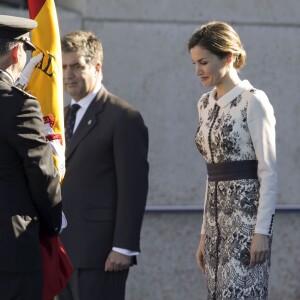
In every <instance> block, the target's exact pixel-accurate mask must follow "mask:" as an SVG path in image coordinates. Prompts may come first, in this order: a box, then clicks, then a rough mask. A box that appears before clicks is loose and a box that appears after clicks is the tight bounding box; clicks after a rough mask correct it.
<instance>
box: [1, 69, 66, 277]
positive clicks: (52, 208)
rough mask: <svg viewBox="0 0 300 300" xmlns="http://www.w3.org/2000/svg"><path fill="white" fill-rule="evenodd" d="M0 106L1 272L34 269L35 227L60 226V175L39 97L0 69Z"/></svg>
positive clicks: (49, 230)
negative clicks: (34, 95) (48, 139)
mask: <svg viewBox="0 0 300 300" xmlns="http://www.w3.org/2000/svg"><path fill="white" fill-rule="evenodd" d="M0 106H1V118H0V245H1V247H0V271H11V272H27V271H37V270H41V267H42V265H41V255H40V244H39V231H40V230H43V231H45V233H46V234H48V235H57V234H58V233H59V230H60V226H61V195H60V185H59V176H58V173H57V171H56V169H55V166H54V163H53V155H52V150H51V146H50V144H49V143H48V142H47V141H46V139H45V136H44V134H43V133H44V124H43V119H42V114H41V109H40V105H39V103H38V101H37V100H36V99H35V98H34V97H33V96H31V95H30V94H27V93H25V92H24V91H22V90H19V89H18V88H16V87H14V86H13V81H12V78H11V77H10V76H9V75H8V74H7V73H6V72H3V71H1V70H0Z"/></svg>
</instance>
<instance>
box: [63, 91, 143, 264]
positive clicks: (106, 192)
mask: <svg viewBox="0 0 300 300" xmlns="http://www.w3.org/2000/svg"><path fill="white" fill-rule="evenodd" d="M66 115H67V111H66ZM147 153H148V130H147V128H146V126H145V125H144V122H143V119H142V117H141V115H140V113H139V112H138V111H137V110H136V109H135V108H134V107H133V106H132V105H130V104H129V103H128V102H126V101H125V100H122V99H120V98H118V97H116V96H115V95H112V94H111V93H109V92H108V91H107V90H106V89H105V87H104V86H102V88H101V90H100V91H99V93H98V95H97V96H96V97H95V99H94V100H93V101H92V102H91V104H90V106H89V107H88V109H87V111H86V113H85V115H84V116H83V118H82V120H81V122H80V124H79V125H78V127H77V129H76V131H75V133H74V135H73V138H72V140H71V142H70V144H69V146H68V147H67V150H66V175H65V178H64V180H63V183H62V195H63V211H64V212H65V214H66V217H67V220H68V227H67V228H66V229H65V230H64V231H63V233H62V235H61V238H62V241H63V244H64V246H65V248H66V250H67V252H68V254H69V256H70V258H71V261H72V263H73V265H74V267H75V268H104V263H105V260H106V258H107V256H108V254H109V252H110V251H111V249H112V247H113V246H115V247H120V248H125V249H129V250H132V251H139V250H140V244H139V242H140V230H141V225H142V219H143V214H144V209H145V205H146V197H147V192H148V162H147Z"/></svg>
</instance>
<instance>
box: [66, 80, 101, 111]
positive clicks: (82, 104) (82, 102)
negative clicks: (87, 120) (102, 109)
mask: <svg viewBox="0 0 300 300" xmlns="http://www.w3.org/2000/svg"><path fill="white" fill-rule="evenodd" d="M101 87H102V84H101V85H99V86H97V87H96V88H95V89H94V90H93V91H92V92H91V93H90V94H88V95H86V96H85V97H83V98H82V99H80V100H79V101H75V100H74V99H73V98H72V99H71V103H70V105H71V106H72V105H73V104H75V103H77V104H78V105H79V106H80V107H81V108H83V109H84V110H86V109H87V108H88V106H89V105H90V104H91V102H92V101H93V99H94V98H95V97H96V95H97V94H98V92H99V91H100V89H101Z"/></svg>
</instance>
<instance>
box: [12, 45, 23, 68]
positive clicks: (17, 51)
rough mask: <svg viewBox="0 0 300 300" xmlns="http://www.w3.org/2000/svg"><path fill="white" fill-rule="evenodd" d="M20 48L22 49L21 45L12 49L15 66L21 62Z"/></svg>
mask: <svg viewBox="0 0 300 300" xmlns="http://www.w3.org/2000/svg"><path fill="white" fill-rule="evenodd" d="M20 47H21V45H20V44H17V45H15V46H14V47H13V48H12V49H11V52H10V58H11V60H12V63H13V64H16V63H18V61H19V51H21V49H20Z"/></svg>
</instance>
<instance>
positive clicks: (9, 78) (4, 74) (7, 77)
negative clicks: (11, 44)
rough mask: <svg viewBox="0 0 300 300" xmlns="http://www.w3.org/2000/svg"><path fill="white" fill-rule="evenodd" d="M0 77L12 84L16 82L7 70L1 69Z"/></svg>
mask: <svg viewBox="0 0 300 300" xmlns="http://www.w3.org/2000/svg"><path fill="white" fill-rule="evenodd" d="M0 78H1V79H2V80H3V81H5V82H7V83H8V84H10V85H13V84H14V82H15V81H14V79H13V78H12V76H11V75H10V74H9V73H8V72H6V71H4V70H2V69H0Z"/></svg>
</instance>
